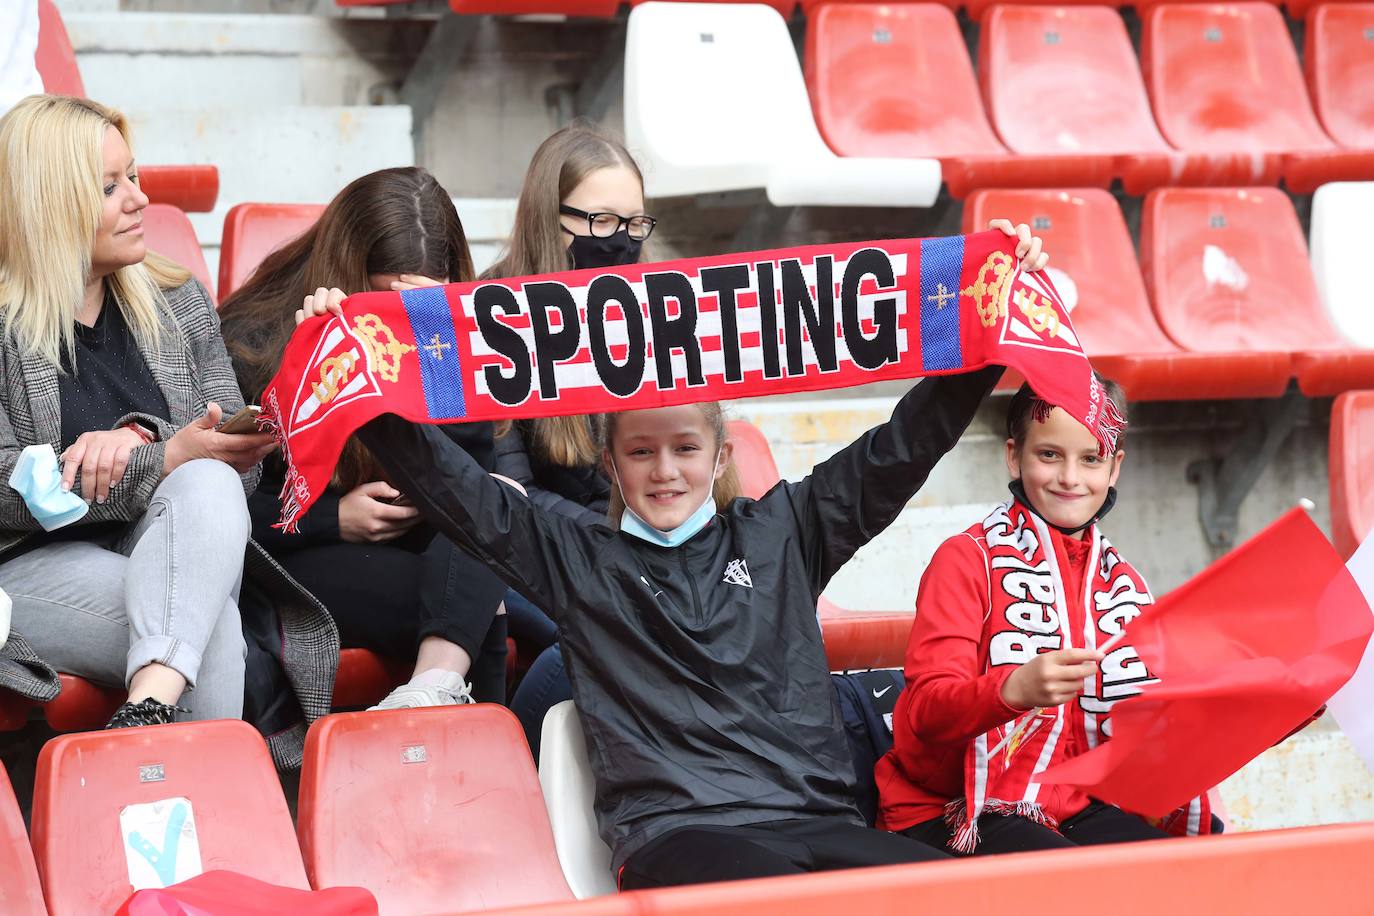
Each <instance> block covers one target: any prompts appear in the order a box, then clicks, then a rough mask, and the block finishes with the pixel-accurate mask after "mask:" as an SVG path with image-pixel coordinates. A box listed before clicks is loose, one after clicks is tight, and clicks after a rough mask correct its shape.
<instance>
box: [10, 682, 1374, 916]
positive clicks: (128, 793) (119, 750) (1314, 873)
mask: <svg viewBox="0 0 1374 916" xmlns="http://www.w3.org/2000/svg"><path fill="white" fill-rule="evenodd" d="M169 803H171V804H172V805H173V808H174V809H176V810H174V812H173V814H172V815H171V817H170V818H169V817H162V818H161V820H159V817H160V816H161V815H163V814H165V812H164V811H163V810H162V809H161V808H159V806H163V807H165V806H167V805H168V804H169ZM440 812H442V816H441V817H440V816H439V813H440ZM436 820H438V821H441V822H442V824H443V829H437V830H436V829H435V827H434V824H435V821H436ZM164 821H165V822H167V823H175V825H176V826H177V827H178V830H179V831H187V830H188V829H189V833H190V835H191V836H193V837H194V842H188V841H185V840H183V839H176V840H172V839H163V838H157V839H159V840H160V841H161V845H159V844H158V843H152V842H150V841H146V840H144V839H143V838H141V837H140V835H139V833H138V831H137V830H136V829H134V825H137V824H143V825H144V826H145V827H146V826H147V825H148V824H160V823H162V822H164ZM173 844H175V845H173ZM172 849H175V850H177V851H179V853H180V854H181V855H189V854H191V851H192V850H193V851H194V853H195V854H198V856H199V860H200V862H199V865H200V867H201V869H203V870H204V871H207V872H209V871H216V870H225V871H232V872H236V873H239V874H242V875H246V876H249V877H251V878H254V879H257V880H260V881H266V882H269V883H271V884H275V885H278V886H280V887H286V888H302V889H305V888H310V887H312V886H313V887H315V888H320V889H323V888H327V887H337V886H361V887H363V888H365V889H366V890H367V891H368V892H370V893H371V894H372V895H373V896H374V897H375V898H376V901H377V904H378V907H379V909H380V912H382V913H398V912H412V913H421V912H424V913H437V912H446V913H456V912H469V911H472V910H477V909H480V910H485V911H488V912H503V911H504V908H507V907H523V906H531V905H539V904H554V903H558V902H562V903H564V904H565V906H566V911H567V912H568V913H570V914H579V913H586V914H593V913H648V912H653V913H702V912H708V911H709V912H714V913H722V914H724V913H747V912H760V911H762V910H761V909H760V908H767V911H769V912H781V911H783V910H784V909H785V910H786V911H787V912H792V913H829V912H833V911H834V908H835V907H836V906H839V905H845V906H848V907H850V908H853V907H854V906H857V905H859V902H860V901H864V900H868V901H871V902H873V903H874V904H875V905H878V906H880V907H881V908H880V909H879V910H878V911H888V910H891V911H893V912H897V911H899V910H900V907H899V906H898V904H899V903H900V904H902V905H905V904H907V903H909V901H911V900H913V899H920V900H921V901H922V902H923V905H925V906H927V907H936V908H940V909H943V908H944V907H945V906H946V905H947V906H948V907H950V908H954V907H956V906H958V905H959V904H960V903H964V904H967V903H968V901H970V900H977V899H983V897H982V896H981V895H982V894H983V890H982V888H981V887H980V883H985V882H993V883H998V884H1001V885H1004V886H1005V885H1007V884H1015V883H1018V882H1025V881H1040V882H1043V881H1046V880H1049V878H1048V877H1047V876H1049V875H1051V874H1056V873H1058V872H1060V871H1064V872H1065V873H1066V875H1067V876H1069V877H1071V878H1072V879H1073V880H1074V881H1075V882H1077V884H1078V886H1080V887H1091V886H1092V885H1093V884H1094V883H1102V884H1103V885H1104V886H1110V887H1111V889H1112V891H1113V892H1114V893H1116V894H1118V895H1121V896H1120V903H1119V905H1118V906H1117V907H1116V908H1115V910H1114V911H1115V912H1117V913H1119V914H1121V916H1129V914H1137V913H1138V914H1145V913H1154V912H1158V911H1159V909H1160V908H1161V907H1169V906H1176V907H1181V908H1182V911H1183V912H1203V911H1207V912H1266V913H1279V912H1288V911H1291V908H1292V907H1295V906H1299V905H1306V906H1312V905H1317V906H1323V907H1331V908H1333V909H1338V910H1339V911H1349V910H1348V909H1347V908H1346V907H1345V906H1343V905H1342V904H1343V903H1347V904H1348V903H1349V900H1348V899H1346V900H1344V901H1342V900H1341V899H1339V898H1340V897H1342V896H1343V895H1345V894H1348V893H1349V885H1350V881H1351V880H1352V879H1355V876H1356V875H1358V874H1359V873H1361V872H1360V868H1359V866H1360V863H1361V862H1362V861H1363V860H1364V859H1366V858H1367V857H1368V856H1369V854H1370V852H1371V850H1374V826H1371V825H1368V824H1364V825H1347V826H1338V827H1321V828H1310V829H1307V830H1288V831H1280V832H1273V833H1259V834H1249V835H1239V836H1227V837H1215V838H1207V839H1201V840H1196V841H1193V842H1189V843H1186V844H1176V843H1160V844H1144V845H1143V846H1138V845H1135V844H1128V845H1118V846H1107V847H1098V848H1096V849H1074V850H1063V851H1051V852H1041V853H1034V854H1031V855H1030V856H1025V855H1022V856H1013V857H1010V858H1008V857H1006V856H996V857H992V858H991V859H975V860H968V861H959V862H954V861H951V862H947V863H928V864H922V865H920V866H896V867H892V868H889V869H887V870H883V871H871V870H866V871H863V872H853V871H848V872H838V873H834V874H832V875H828V876H816V877H814V878H805V879H795V878H794V879H787V880H784V881H782V882H780V881H778V880H776V879H774V880H768V881H754V882H749V883H738V882H736V883H731V884H723V885H711V886H708V887H704V888H699V889H676V888H673V889H665V890H659V891H642V892H638V893H628V894H618V895H616V894H612V895H610V896H600V897H594V898H592V899H591V900H587V901H584V902H583V903H581V904H574V903H573V893H572V891H571V890H570V889H569V885H568V882H567V880H566V879H565V873H564V869H563V866H561V865H560V862H559V856H558V852H557V851H556V850H555V844H554V837H553V835H552V833H551V831H550V823H549V815H548V813H547V812H546V809H545V798H544V796H543V794H542V793H541V790H540V783H539V777H538V776H537V775H536V773H535V770H534V767H533V765H532V763H531V760H530V755H529V750H528V748H527V747H526V746H525V741H524V737H523V735H522V734H521V731H520V728H519V725H518V724H517V722H516V721H515V718H514V717H513V716H512V715H511V714H510V713H509V712H508V711H506V710H505V709H503V708H501V707H498V706H495V705H491V704H480V705H477V706H471V707H467V708H459V709H419V710H406V711H391V712H385V713H370V714H360V713H349V714H342V715H333V716H328V717H326V718H323V719H321V720H319V721H318V722H316V723H315V725H314V726H313V727H312V728H311V730H310V736H309V738H308V740H307V744H306V759H305V764H304V768H303V770H302V776H301V791H300V810H299V819H298V824H297V825H296V827H295V829H293V827H292V821H291V814H290V812H289V811H288V808H287V804H286V800H285V798H284V797H283V795H282V791H281V789H280V786H279V785H278V783H277V779H276V774H275V772H274V771H273V768H272V763H271V760H270V759H269V757H268V754H267V752H266V749H265V747H264V745H263V742H262V739H261V737H260V736H258V734H257V733H256V732H255V731H254V730H253V728H252V727H251V726H249V725H247V724H245V723H243V722H234V721H227V720H221V721H213V722H199V723H185V724H177V725H168V726H154V727H150V728H147V729H139V730H132V731H123V730H120V731H113V732H94V733H88V734H81V735H70V736H65V737H60V738H57V739H54V740H53V741H51V742H49V744H48V745H47V746H45V747H44V749H43V752H42V754H41V756H40V759H39V764H38V775H37V785H36V791H35V798H34V807H33V830H32V847H31V846H30V842H29V837H28V835H26V833H25V830H24V823H23V819H22V818H21V816H20V812H19V809H18V807H17V805H16V803H15V799H14V795H13V792H12V791H11V789H10V786H9V782H8V780H7V779H6V778H5V774H4V770H3V769H0V868H3V870H4V874H5V876H6V880H5V881H4V882H3V883H0V907H3V910H4V912H5V913H6V914H10V916H44V914H48V916H87V914H91V913H112V912H114V910H115V909H116V908H117V907H119V906H120V904H121V903H122V902H123V901H124V900H125V898H127V897H128V896H129V894H130V892H131V890H132V887H131V877H130V875H131V872H133V871H135V869H136V868H141V867H142V866H143V864H144V863H143V862H142V861H140V860H139V857H140V856H142V857H144V858H146V859H147V864H148V865H149V866H151V867H154V868H157V867H161V868H164V869H166V870H167V871H168V872H169V874H173V873H175V871H176V869H177V860H176V858H175V856H173V855H171V854H170V853H169V854H168V856H167V857H166V858H163V857H160V856H159V855H158V852H159V850H161V851H167V850H172ZM35 859H36V863H37V868H36V869H35ZM131 860H132V861H133V862H136V863H137V865H136V866H135V865H133V864H131ZM183 867H185V865H184V864H183ZM1238 869H1239V871H1237V870H1238ZM192 873H194V872H192ZM1222 873H1225V874H1226V875H1227V880H1225V881H1218V880H1217V876H1218V875H1219V874H1222ZM1295 873H1300V874H1301V875H1302V876H1303V880H1301V881H1294V880H1293V879H1292V876H1293V874H1295ZM789 881H790V882H791V883H789ZM984 886H985V885H984ZM917 895H919V897H918V896H917ZM1042 899H1044V898H1042ZM1049 905H1051V904H1049V903H1048V902H1043V903H1041V904H1034V903H1031V902H1029V901H1028V902H1027V903H1026V904H1025V905H1024V906H1023V907H1022V909H1023V910H1024V911H1025V912H1028V913H1044V912H1049V910H1047V909H1043V907H1045V906H1049ZM893 907H897V909H892V908H893ZM563 911H564V907H552V906H550V907H548V908H540V909H539V910H538V912H541V913H542V912H550V913H552V912H563ZM121 912H122V911H121ZM159 912H161V911H160V910H159ZM521 912H523V910H522V911H521Z"/></svg>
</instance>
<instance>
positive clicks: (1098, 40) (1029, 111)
mask: <svg viewBox="0 0 1374 916" xmlns="http://www.w3.org/2000/svg"><path fill="white" fill-rule="evenodd" d="M978 55H979V56H978V60H979V68H978V71H979V78H980V80H981V82H982V87H983V98H984V100H985V101H986V102H987V107H988V114H989V115H991V116H992V123H993V124H994V125H995V126H996V128H997V133H998V135H999V136H1000V137H1001V138H1002V140H1003V142H1005V143H1006V144H1007V146H1008V147H1010V148H1011V150H1012V152H1014V153H1016V154H1018V155H1021V156H1065V155H1072V156H1073V157H1075V159H1076V161H1077V168H1078V171H1077V173H1076V174H1075V175H1074V176H1073V177H1068V176H1065V177H1064V179H1063V180H1064V181H1065V182H1072V183H1073V184H1075V185H1079V186H1083V185H1087V186H1092V187H1106V186H1107V185H1108V184H1110V182H1111V179H1112V178H1114V177H1119V178H1121V179H1123V180H1124V181H1125V184H1126V187H1127V189H1128V190H1129V191H1130V192H1131V193H1132V194H1138V193H1141V192H1142V191H1143V190H1145V189H1148V188H1150V187H1154V186H1156V185H1159V184H1164V183H1168V182H1171V181H1173V180H1174V178H1175V177H1176V175H1177V173H1178V172H1179V171H1180V170H1181V169H1182V167H1183V161H1182V157H1181V156H1179V155H1178V154H1177V153H1176V152H1174V151H1173V150H1171V149H1170V148H1169V146H1168V144H1167V143H1165V142H1164V138H1163V137H1161V136H1160V134H1159V129H1158V128H1157V127H1156V126H1155V122H1154V119H1153V118H1152V117H1151V115H1150V105H1149V100H1148V98H1147V97H1146V95H1145V86H1144V83H1143V82H1142V81H1141V78H1140V68H1139V66H1138V65H1137V63H1136V58H1135V52H1134V50H1133V49H1132V47H1131V39H1130V37H1129V36H1128V35H1127V34H1126V26H1125V24H1124V23H1123V22H1122V20H1121V17H1120V16H1119V15H1117V13H1116V12H1115V11H1113V10H1111V9H1108V8H1107V7H1103V6H1081V7H1080V6H1068V7H1037V6H995V7H993V8H992V9H991V10H990V11H989V12H988V15H987V16H986V17H985V19H984V22H983V31H982V38H981V40H980V42H979V48H978ZM943 78H944V75H943V74H941V80H940V82H943ZM1033 99H1034V100H1039V101H1036V102H1031V101H1029V100H1033Z"/></svg>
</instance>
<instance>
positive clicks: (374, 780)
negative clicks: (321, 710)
mask: <svg viewBox="0 0 1374 916" xmlns="http://www.w3.org/2000/svg"><path fill="white" fill-rule="evenodd" d="M299 832H300V842H301V849H302V851H303V852H304V854H305V861H306V867H307V869H308V870H309V872H310V877H311V880H312V881H313V882H314V884H315V886H316V887H328V886H331V885H336V884H352V885H361V886H363V887H365V888H367V889H368V890H370V891H371V892H372V893H373V894H375V895H376V897H377V902H378V904H379V905H380V907H381V910H382V912H383V913H437V912H446V913H449V912H463V911H467V910H476V909H491V908H497V907H502V906H518V905H522V904H533V903H546V902H552V901H557V900H571V899H572V892H571V891H570V890H568V885H567V882H566V881H565V880H564V878H563V869H562V866H560V865H559V863H558V854H557V852H556V851H555V849H554V845H553V832H552V830H551V829H550V828H549V816H548V812H547V810H546V809H545V807H544V797H543V795H542V793H541V792H540V789H539V776H538V774H537V773H536V772H535V769H534V761H533V759H532V758H531V757H530V749H529V746H528V745H527V744H526V743H525V733H524V732H523V731H522V730H521V728H520V723H519V722H518V721H517V720H516V718H515V716H513V715H512V714H511V713H510V711H509V710H507V709H505V708H503V707H501V706H496V705H493V704H479V705H476V706H449V707H431V708H428V709H412V710H394V711H386V712H359V713H340V714H338V715H332V716H325V717H324V718H322V719H319V720H317V721H316V722H315V723H314V725H312V726H311V727H310V733H309V736H308V737H307V738H306V746H305V764H304V766H303V768H302V770H301V789H300V823H299Z"/></svg>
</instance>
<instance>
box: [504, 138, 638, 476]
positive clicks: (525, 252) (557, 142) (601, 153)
mask: <svg viewBox="0 0 1374 916" xmlns="http://www.w3.org/2000/svg"><path fill="white" fill-rule="evenodd" d="M616 166H624V167H625V168H628V169H629V170H630V171H632V172H634V174H635V177H636V178H638V179H639V183H640V185H641V186H642V185H643V184H644V176H643V175H642V174H641V173H640V171H639V165H638V164H637V163H636V162H635V160H634V157H633V156H631V155H630V153H629V151H628V150H626V149H625V147H624V145H623V144H621V143H619V142H618V141H617V140H615V139H614V138H613V137H611V136H610V135H608V134H606V133H603V132H602V131H601V129H600V128H598V127H597V126H596V125H595V124H593V123H591V122H590V121H574V122H573V123H572V124H569V125H568V126H567V127H564V128H561V129H559V130H556V131H554V132H553V133H552V134H550V135H549V136H548V138H547V139H546V140H545V141H544V142H543V143H541V144H539V149H537V150H535V152H534V158H532V159H531V160H530V167H529V170H528V171H527V172H525V185H524V187H523V188H522V189H521V190H520V200H519V201H518V202H517V204H516V207H515V228H514V230H512V232H511V236H510V241H509V242H508V243H507V245H506V250H505V251H503V252H502V253H501V258H500V259H499V260H498V261H497V262H496V263H495V264H493V265H492V266H491V267H489V268H487V270H486V271H485V272H484V273H483V274H482V279H483V280H501V279H505V278H507V277H529V276H534V275H535V274H550V273H558V272H559V271H563V270H571V269H572V266H573V263H572V257H571V256H570V255H569V254H568V240H567V239H566V238H564V237H563V231H562V229H561V228H560V226H561V225H562V224H561V223H560V222H559V218H558V216H559V210H558V208H559V206H560V205H561V204H562V203H563V200H564V199H565V198H566V197H567V196H568V195H569V194H571V193H572V192H573V190H574V189H576V187H577V186H578V185H580V184H581V183H582V182H583V180H585V179H586V177H587V176H588V175H590V174H591V173H592V172H595V171H597V170H598V169H604V168H614V167H616ZM596 425H597V424H596V420H595V418H593V417H588V416H581V415H573V416H566V417H548V418H545V419H540V420H534V421H531V423H530V427H529V428H530V429H531V431H532V435H531V438H532V439H533V441H532V442H530V443H529V445H530V447H531V448H532V449H533V450H534V451H535V453H536V454H539V455H542V456H543V457H545V458H546V459H548V460H549V461H551V462H553V463H554V464H558V465H562V466H563V467H579V466H584V465H589V464H595V463H596V460H597V456H598V449H597V444H596V436H597V430H596V428H595V427H596ZM510 426H511V424H510V422H509V421H505V422H502V423H498V424H497V425H496V435H497V436H498V437H499V436H504V435H506V433H508V432H509V431H510Z"/></svg>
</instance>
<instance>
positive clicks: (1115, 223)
mask: <svg viewBox="0 0 1374 916" xmlns="http://www.w3.org/2000/svg"><path fill="white" fill-rule="evenodd" d="M995 217H1005V218H1006V219H1009V220H1011V221H1012V222H1015V223H1027V224H1029V225H1030V226H1031V227H1032V229H1033V230H1034V232H1035V234H1036V235H1038V236H1040V237H1041V238H1042V239H1044V240H1045V250H1046V251H1051V252H1053V253H1054V257H1053V259H1052V260H1051V261H1050V265H1051V267H1053V268H1055V269H1057V270H1061V271H1063V272H1064V273H1065V274H1067V275H1068V278H1069V279H1070V280H1071V281H1072V283H1073V288H1074V289H1075V290H1076V292H1077V303H1076V305H1075V306H1074V309H1073V315H1072V317H1073V327H1074V330H1075V331H1077V332H1078V336H1079V339H1080V340H1082V342H1083V348H1084V350H1086V351H1087V353H1088V355H1089V356H1102V355H1108V354H1118V353H1131V354H1133V353H1167V352H1171V351H1176V350H1177V349H1178V348H1177V347H1176V346H1175V345H1174V344H1173V342H1172V341H1170V340H1169V339H1168V338H1167V337H1166V336H1165V335H1164V332H1163V331H1162V330H1160V327H1159V323H1158V322H1157V321H1155V316H1154V313H1153V312H1151V311H1150V299H1149V297H1148V296H1147V295H1146V294H1145V282H1144V280H1143V279H1142V278H1141V276H1140V264H1139V262H1138V261H1137V260H1136V255H1135V246H1134V245H1133V244H1132V243H1131V233H1130V230H1128V229H1127V228H1126V220H1125V217H1123V216H1122V215H1121V208H1120V207H1119V206H1117V203H1116V199H1115V198H1114V197H1112V195H1111V194H1109V193H1108V192H1106V191H1102V190H1098V189H1095V188H1083V189H1077V190H1071V191H979V192H978V193H976V194H974V195H972V196H971V197H970V198H969V199H968V202H967V203H966V204H965V205H964V231H965V232H971V231H974V227H981V226H986V225H987V223H988V220H990V219H993V218H995ZM1059 292H1060V294H1061V295H1067V294H1068V291H1067V290H1066V289H1060V290H1059Z"/></svg>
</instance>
